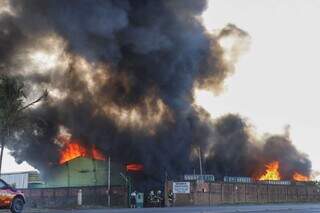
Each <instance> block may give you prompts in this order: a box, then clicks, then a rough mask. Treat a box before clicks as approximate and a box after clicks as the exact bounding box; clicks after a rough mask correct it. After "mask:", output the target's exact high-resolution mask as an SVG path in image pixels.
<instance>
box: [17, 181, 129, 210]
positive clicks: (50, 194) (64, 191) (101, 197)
mask: <svg viewBox="0 0 320 213" xmlns="http://www.w3.org/2000/svg"><path fill="white" fill-rule="evenodd" d="M79 189H81V190H82V203H83V205H84V206H91V205H95V206H107V187H106V186H96V187H72V188H39V189H23V190H22V191H23V192H24V194H25V197H26V200H27V206H28V207H31V208H41V207H45V208H59V207H75V206H77V197H78V192H79ZM110 196H111V206H113V207H127V205H128V196H127V189H126V187H123V186H112V188H111V192H110Z"/></svg>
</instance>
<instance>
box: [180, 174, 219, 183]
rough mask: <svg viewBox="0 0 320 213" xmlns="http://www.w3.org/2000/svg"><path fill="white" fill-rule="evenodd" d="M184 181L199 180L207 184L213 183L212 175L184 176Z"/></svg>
mask: <svg viewBox="0 0 320 213" xmlns="http://www.w3.org/2000/svg"><path fill="white" fill-rule="evenodd" d="M184 180H188V181H192V180H200V181H207V182H214V175H184Z"/></svg>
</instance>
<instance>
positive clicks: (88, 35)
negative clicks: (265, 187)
mask: <svg viewBox="0 0 320 213" xmlns="http://www.w3.org/2000/svg"><path fill="white" fill-rule="evenodd" d="M8 6H9V7H10V8H11V10H10V11H6V12H2V13H0V72H1V73H7V74H10V75H15V76H19V77H20V78H22V79H23V80H24V81H25V82H26V85H27V88H28V90H29V95H30V96H31V97H32V95H36V94H37V91H39V89H43V88H47V89H48V90H49V93H50V96H49V98H48V100H47V101H46V102H44V103H42V104H41V105H38V106H36V107H34V108H32V109H30V110H29V111H28V112H26V116H27V117H28V120H29V122H30V125H28V128H24V129H20V130H17V131H16V133H15V134H14V137H13V138H12V140H11V142H10V144H9V145H8V146H9V148H10V149H11V151H12V154H13V156H15V158H16V159H17V160H18V161H24V160H26V161H27V162H29V163H30V164H31V165H33V166H34V167H36V168H38V169H40V170H41V171H43V172H46V171H48V170H49V169H50V168H51V167H54V166H57V163H58V159H59V152H60V150H61V149H62V145H61V144H59V142H57V137H58V136H59V134H61V128H62V127H63V128H64V129H67V130H68V131H69V133H70V134H71V135H72V137H73V138H76V139H81V141H82V142H83V143H84V145H90V144H95V145H96V147H98V148H99V149H101V150H102V151H103V152H105V153H106V155H108V156H111V157H112V159H114V160H116V161H118V162H119V163H123V164H124V163H127V162H138V163H143V164H144V168H145V169H144V175H145V177H146V178H150V179H153V180H156V181H158V182H161V181H163V179H164V176H165V173H166V174H168V176H169V177H172V178H174V177H176V176H178V175H181V174H185V173H191V172H193V170H194V169H197V168H198V158H197V154H196V152H195V150H198V148H199V147H201V150H202V155H203V156H202V157H203V159H204V166H205V172H206V173H213V174H216V175H220V176H223V175H236V176H252V175H253V174H254V172H255V171H256V169H257V168H259V167H263V164H264V163H266V162H268V161H269V160H271V159H272V160H273V158H274V159H276V158H279V159H280V160H281V159H283V163H284V164H285V165H286V167H285V168H286V170H287V171H288V172H291V171H293V170H294V169H298V170H299V171H301V172H302V173H304V174H307V175H309V173H310V167H311V166H310V161H309V160H308V158H307V157H306V156H304V155H302V154H301V153H300V152H298V151H297V150H296V149H295V148H294V146H293V145H292V143H291V142H290V141H289V139H286V138H284V137H283V136H279V137H278V136H274V137H271V138H269V139H267V140H266V141H265V142H257V140H256V139H254V137H253V136H252V135H251V133H250V128H249V127H248V124H247V122H246V121H245V120H244V119H242V118H241V117H240V116H237V115H228V116H225V117H222V118H220V119H217V120H216V121H213V120H212V119H211V118H210V115H209V114H208V113H207V112H205V111H204V110H203V109H201V108H200V107H198V106H195V105H194V89H195V88H201V89H207V90H211V91H213V92H216V93H218V92H220V91H221V89H222V88H223V82H224V79H225V78H226V77H228V76H229V75H230V74H232V72H233V71H234V67H233V63H232V62H234V61H227V60H225V58H224V56H225V55H224V51H223V48H222V47H221V46H220V44H219V40H220V39H223V38H224V37H227V36H236V37H238V38H241V39H244V40H245V39H247V38H248V37H249V36H248V35H247V33H246V32H244V31H242V30H240V29H239V28H237V27H236V26H234V25H228V26H227V27H226V28H225V29H223V30H222V31H221V32H220V34H218V35H214V34H212V33H209V32H207V30H206V29H205V27H204V26H203V24H202V22H201V18H200V17H201V14H202V12H203V11H204V10H205V9H206V7H207V1H205V0H172V1H167V0H77V1H75V0H70V1H65V0H46V1H43V0H11V1H9V5H8ZM238 47H239V46H236V48H234V49H232V54H233V55H232V56H233V57H236V56H237V54H238V52H239V51H241V50H239V48H238ZM39 51H40V52H39ZM43 54H44V55H43ZM46 54H47V55H46ZM48 55H49V56H48ZM50 55H53V56H54V57H53V58H52V57H51V56H50ZM52 61H54V62H52ZM278 148H279V150H278ZM276 150H277V151H276ZM269 151H270V152H269ZM281 151H283V153H285V156H286V157H285V159H284V155H283V154H281V153H282V152H281Z"/></svg>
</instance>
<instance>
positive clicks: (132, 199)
mask: <svg viewBox="0 0 320 213" xmlns="http://www.w3.org/2000/svg"><path fill="white" fill-rule="evenodd" d="M136 197H137V193H136V191H133V192H132V193H131V194H130V208H136V204H137V198H136Z"/></svg>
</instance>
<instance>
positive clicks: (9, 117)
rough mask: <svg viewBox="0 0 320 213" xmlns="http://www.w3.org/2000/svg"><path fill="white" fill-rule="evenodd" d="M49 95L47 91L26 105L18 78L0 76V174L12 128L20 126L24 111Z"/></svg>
mask: <svg viewBox="0 0 320 213" xmlns="http://www.w3.org/2000/svg"><path fill="white" fill-rule="evenodd" d="M47 94H48V93H47V91H45V92H44V93H43V94H42V95H41V96H40V97H39V98H38V99H36V100H34V101H32V102H31V103H28V104H25V100H26V95H25V93H24V84H23V83H22V82H21V81H20V80H19V79H18V78H16V77H10V76H7V75H0V144H1V151H0V174H1V168H2V158H3V150H4V147H5V145H6V141H7V140H6V139H8V138H9V137H10V130H11V128H13V127H15V126H16V125H18V123H19V120H20V119H21V116H22V112H23V110H25V109H27V108H29V107H30V106H32V105H33V104H35V103H37V102H39V101H41V100H42V99H43V98H45V97H46V96H47Z"/></svg>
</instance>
